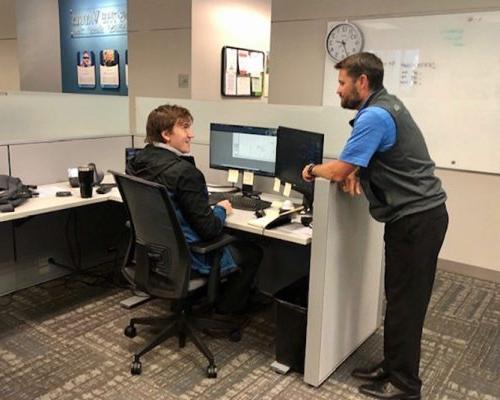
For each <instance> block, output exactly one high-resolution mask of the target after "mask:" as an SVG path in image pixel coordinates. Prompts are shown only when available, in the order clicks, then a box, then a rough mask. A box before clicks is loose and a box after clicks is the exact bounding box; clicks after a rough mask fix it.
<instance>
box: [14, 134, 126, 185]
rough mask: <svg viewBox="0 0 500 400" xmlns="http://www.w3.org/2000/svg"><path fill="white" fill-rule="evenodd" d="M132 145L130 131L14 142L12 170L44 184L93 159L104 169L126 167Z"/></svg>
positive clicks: (36, 182) (61, 177)
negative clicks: (121, 134) (107, 134)
mask: <svg viewBox="0 0 500 400" xmlns="http://www.w3.org/2000/svg"><path fill="white" fill-rule="evenodd" d="M131 145H132V136H130V135H124V136H112V137H94V138H82V139H71V140H56V141H43V142H31V143H19V144H13V145H10V167H11V172H12V175H13V176H17V177H19V178H21V179H22V180H23V182H25V183H29V184H34V185H41V184H47V183H53V182H60V181H65V180H66V179H67V177H68V168H70V167H78V166H81V165H87V164H88V163H90V162H93V163H95V164H96V167H97V168H98V169H99V170H101V171H103V172H106V171H107V170H109V169H113V170H116V171H123V170H124V167H125V148H126V147H130V146H131Z"/></svg>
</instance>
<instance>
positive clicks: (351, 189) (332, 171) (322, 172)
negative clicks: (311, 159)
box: [302, 160, 361, 196]
mask: <svg viewBox="0 0 500 400" xmlns="http://www.w3.org/2000/svg"><path fill="white" fill-rule="evenodd" d="M358 169H359V168H358V167H357V166H356V165H353V164H350V163H348V162H345V161H341V160H335V161H329V162H327V163H324V164H318V165H314V164H309V165H306V166H305V167H304V169H303V170H302V178H304V180H305V181H307V182H312V181H313V180H314V178H316V177H320V178H325V179H328V180H329V181H332V182H339V183H341V187H342V190H343V191H344V192H347V193H349V194H350V195H351V196H357V195H360V194H361V186H360V184H359V178H358V176H357V172H358Z"/></svg>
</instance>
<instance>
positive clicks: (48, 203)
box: [0, 178, 312, 245]
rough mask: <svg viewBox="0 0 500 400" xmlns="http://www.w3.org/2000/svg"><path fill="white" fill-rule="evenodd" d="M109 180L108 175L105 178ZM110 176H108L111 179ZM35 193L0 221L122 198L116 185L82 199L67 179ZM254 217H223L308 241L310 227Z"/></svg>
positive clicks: (238, 213)
mask: <svg viewBox="0 0 500 400" xmlns="http://www.w3.org/2000/svg"><path fill="white" fill-rule="evenodd" d="M108 179H109V178H108ZM111 179H112V178H111ZM67 190H69V191H71V193H72V194H73V195H72V196H68V197H56V192H58V191H67ZM37 192H38V193H39V196H38V197H36V198H32V199H28V201H26V202H25V203H24V204H21V205H20V206H19V207H16V208H15V210H14V211H13V212H10V213H0V222H5V221H12V220H16V219H20V218H26V217H30V216H34V215H39V214H44V213H48V212H53V211H59V210H64V209H68V208H73V207H81V206H86V205H89V204H95V203H102V202H105V201H110V200H111V201H116V202H121V201H122V198H121V196H120V193H119V191H118V189H117V188H113V189H112V190H111V191H110V192H108V193H106V194H98V193H96V192H95V190H94V194H93V196H92V197H90V198H87V199H82V198H81V197H80V189H79V188H71V187H70V186H69V184H68V182H58V183H52V184H48V185H40V186H38V189H37ZM253 218H255V216H254V214H253V212H251V211H244V210H237V209H235V210H234V212H233V214H232V215H230V216H228V217H227V219H226V226H227V227H228V228H232V229H237V230H241V231H245V232H249V233H253V234H256V235H263V236H267V237H271V238H275V239H280V240H286V241H289V242H292V243H297V244H301V245H307V244H310V243H311V238H312V230H311V229H310V228H305V227H303V226H302V225H301V224H300V223H298V222H295V223H292V224H289V225H285V226H281V227H279V228H275V229H266V230H263V229H261V228H258V227H255V226H251V225H248V224H247V222H248V221H249V220H250V219H253Z"/></svg>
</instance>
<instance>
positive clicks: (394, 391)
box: [302, 53, 448, 399]
mask: <svg viewBox="0 0 500 400" xmlns="http://www.w3.org/2000/svg"><path fill="white" fill-rule="evenodd" d="M335 68H336V69H338V70H339V75H338V83H339V86H338V89H337V94H338V95H339V96H340V101H341V106H342V107H343V108H348V109H353V110H358V113H357V114H356V117H355V118H354V120H353V121H351V122H350V124H351V126H352V127H353V130H352V134H351V136H350V137H349V139H348V140H347V143H346V145H345V147H344V149H343V150H342V153H341V155H340V157H339V160H335V161H330V162H327V163H324V164H321V165H314V164H309V165H307V166H306V167H305V168H304V170H303V171H302V176H303V178H304V180H306V181H312V180H313V179H314V178H316V177H322V178H326V179H329V180H331V181H336V182H339V183H340V184H341V185H342V189H343V190H344V191H345V192H349V193H350V194H351V195H358V194H360V193H361V188H362V189H363V191H364V193H365V195H366V197H367V199H368V202H369V204H370V214H371V215H372V217H373V218H375V219H376V220H377V221H380V222H384V223H385V231H384V241H385V294H386V300H387V308H386V311H385V320H384V359H383V360H382V361H381V362H380V363H378V364H377V365H375V366H373V367H372V368H368V369H355V370H354V371H353V372H352V375H353V376H354V377H356V378H360V379H364V380H367V381H370V382H371V383H370V384H364V385H362V386H360V388H359V390H360V392H361V393H364V394H367V395H370V396H373V397H376V398H379V399H420V392H421V386H422V381H421V380H420V379H419V364H420V341H421V337H422V329H423V324H424V318H425V313H426V311H427V306H428V304H429V300H430V297H431V292H432V286H433V283H434V276H435V272H436V263H437V258H438V254H439V250H440V249H441V245H442V243H443V240H444V237H445V234H446V229H447V227H448V213H447V211H446V206H445V201H446V193H445V192H444V190H443V189H442V187H441V181H440V180H439V179H438V178H437V177H436V176H435V175H434V166H435V165H434V162H433V161H432V160H431V158H430V156H429V153H428V151H427V146H426V144H425V140H424V138H423V136H422V133H421V131H420V129H419V128H418V126H417V124H416V123H415V121H414V120H413V118H412V117H411V115H410V113H409V111H408V110H407V109H406V107H405V106H404V104H403V103H402V102H401V101H400V100H399V99H398V98H397V97H395V96H393V95H391V94H389V93H387V91H386V89H385V88H384V87H383V84H382V82H383V77H384V67H383V64H382V61H381V60H380V59H379V58H378V57H377V56H375V55H374V54H371V53H357V54H354V55H352V56H349V57H347V58H345V59H344V60H342V61H340V62H339V63H337V64H336V65H335Z"/></svg>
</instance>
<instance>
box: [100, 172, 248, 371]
mask: <svg viewBox="0 0 500 400" xmlns="http://www.w3.org/2000/svg"><path fill="white" fill-rule="evenodd" d="M110 172H111V173H112V174H113V175H114V177H115V180H116V183H117V185H118V189H119V191H120V194H121V196H122V199H123V202H124V204H125V206H126V208H127V212H128V214H129V220H130V229H131V240H130V243H129V249H128V254H127V257H125V260H124V264H123V266H122V273H123V275H124V277H125V278H126V279H127V280H128V281H129V282H130V283H131V284H132V285H133V287H134V288H136V289H138V290H141V291H143V292H145V293H147V294H149V295H150V296H153V297H157V298H161V299H165V300H170V301H171V310H172V314H170V315H165V316H162V317H143V318H132V319H131V320H130V322H129V325H128V326H127V327H126V328H125V331H124V333H125V335H126V336H127V337H130V338H133V337H135V336H136V335H137V330H136V327H135V325H148V326H155V327H159V328H160V329H161V331H160V333H159V334H158V335H157V336H156V337H154V338H153V339H152V340H151V341H150V342H149V343H147V344H146V345H145V346H144V347H143V348H142V349H141V350H139V351H138V352H136V353H135V354H134V359H133V362H132V365H131V369H130V371H131V373H132V374H133V375H137V374H140V373H141V371H142V364H141V361H140V358H141V357H142V356H143V355H144V354H146V353H147V352H149V351H150V350H152V349H153V348H155V347H156V346H158V345H159V344H161V343H162V342H164V341H165V340H167V339H168V338H170V337H172V336H177V337H178V339H179V347H180V348H183V347H184V346H185V345H186V338H189V339H190V340H191V341H192V342H193V343H194V344H195V346H196V347H197V348H198V350H199V351H200V352H201V353H203V355H204V356H205V357H206V358H207V360H208V362H209V364H208V367H207V376H208V377H209V378H215V377H217V366H216V364H215V358H214V356H213V354H212V353H211V352H210V350H209V349H208V347H207V346H206V345H205V344H204V343H203V342H202V341H201V340H200V339H199V338H198V336H197V335H196V334H195V330H204V329H216V330H222V331H227V332H228V337H229V339H230V340H232V341H239V340H240V339H241V332H240V329H239V326H238V324H237V323H236V322H231V321H221V320H217V319H213V318H209V317H210V315H211V308H212V306H213V304H214V302H215V300H216V297H217V294H218V288H219V284H220V282H221V279H223V278H224V277H221V272H220V260H221V257H222V250H223V248H224V246H226V245H228V244H229V243H231V242H233V241H234V240H235V238H234V237H232V236H230V235H222V236H221V237H218V238H216V239H214V240H211V241H207V242H202V243H201V242H198V243H191V244H189V245H188V244H187V243H186V239H185V237H184V234H183V232H182V230H181V228H180V224H179V221H178V220H177V216H176V214H175V210H174V208H173V205H172V203H171V200H170V197H169V195H168V192H167V190H166V188H165V187H164V186H162V185H159V184H156V183H153V182H148V181H146V180H143V179H140V178H136V177H132V176H128V175H124V174H120V173H117V172H113V171H110ZM191 252H194V253H198V254H210V255H213V257H212V260H213V261H212V265H211V269H210V274H209V275H208V276H207V277H204V276H202V277H199V276H192V274H191ZM132 253H133V254H132ZM132 261H133V262H132ZM205 289H206V291H207V292H206V296H205V299H206V304H205V305H206V309H207V310H208V311H205V314H202V315H208V317H203V316H198V315H197V316H194V315H193V312H192V308H193V306H194V305H195V300H196V301H197V300H198V297H195V296H194V294H196V293H198V294H199V292H200V291H202V290H205ZM202 311H203V309H202Z"/></svg>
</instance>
